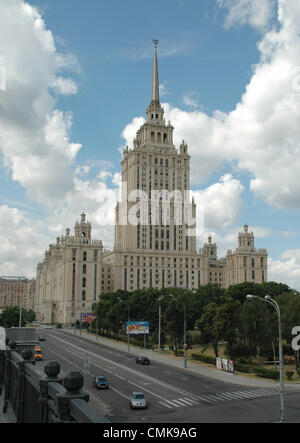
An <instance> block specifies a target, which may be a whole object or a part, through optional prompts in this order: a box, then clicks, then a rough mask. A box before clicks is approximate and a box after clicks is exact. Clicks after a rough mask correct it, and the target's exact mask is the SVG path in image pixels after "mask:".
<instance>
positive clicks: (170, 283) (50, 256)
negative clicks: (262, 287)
mask: <svg viewBox="0 0 300 443" xmlns="http://www.w3.org/2000/svg"><path fill="white" fill-rule="evenodd" d="M157 43H158V42H157V41H156V42H155V51H154V67H153V81H152V96H151V102H150V105H149V107H148V108H147V110H146V116H147V118H146V122H145V123H144V124H143V125H142V126H141V128H140V129H139V130H138V131H137V134H136V138H135V139H134V142H133V147H132V149H129V148H128V147H126V149H125V150H124V152H123V160H122V162H121V168H122V184H123V187H122V198H121V200H120V201H119V202H118V203H117V206H116V223H115V244H114V248H113V250H112V251H110V252H106V251H103V248H102V242H101V240H96V241H94V240H92V239H91V231H92V227H91V224H90V223H89V222H87V221H86V216H85V214H82V215H81V222H80V223H78V222H77V223H76V225H75V235H74V236H70V229H69V228H67V230H66V235H65V236H62V237H58V238H57V243H56V245H50V248H49V250H48V251H46V253H45V258H44V261H43V262H42V263H40V264H39V265H38V267H37V283H36V285H37V299H36V300H37V302H36V311H37V314H38V318H39V319H40V320H41V321H43V322H45V323H55V322H61V323H70V322H72V321H75V320H76V319H80V316H81V313H88V312H91V309H92V305H93V303H94V302H95V301H97V299H98V296H99V295H101V294H102V293H104V292H115V291H117V290H118V289H122V290H124V291H129V292H130V291H134V290H136V289H144V288H156V289H161V288H167V287H177V288H178V287H179V288H185V289H187V290H195V289H197V288H198V287H200V286H201V285H206V284H208V283H211V284H219V285H220V286H221V287H223V288H227V287H228V286H229V285H232V284H238V283H242V282H245V281H249V282H256V283H261V282H264V281H267V251H266V249H256V248H255V246H254V234H253V233H252V232H251V233H249V232H248V226H247V225H245V226H244V232H241V233H240V234H239V236H238V242H239V243H238V248H237V249H236V250H235V251H228V253H227V256H226V257H224V258H217V245H216V243H213V242H212V237H209V238H208V242H207V243H205V244H204V246H203V248H202V249H200V250H199V251H197V250H196V230H195V228H196V226H195V224H192V225H190V224H188V223H187V222H186V221H185V218H184V217H181V218H180V217H178V213H179V214H181V216H182V214H185V209H186V207H185V203H187V208H188V211H189V214H190V216H191V218H192V219H194V220H195V218H196V205H195V202H194V200H193V199H192V201H191V202H190V201H189V199H187V200H188V201H187V202H186V201H185V200H184V197H182V195H183V194H184V195H185V196H186V195H188V190H189V188H190V155H189V154H188V146H187V144H186V142H185V141H183V142H182V143H181V145H180V147H179V149H177V148H176V147H175V145H174V144H173V130H174V128H173V126H172V125H171V123H170V122H168V124H166V122H165V119H164V110H163V108H162V106H161V104H160V99H159V81H158V64H157ZM132 195H134V196H135V198H133V199H132ZM165 196H167V197H168V198H169V200H168V205H166V204H165ZM170 196H172V198H170ZM180 198H182V200H181V199H180ZM132 219H134V220H133V221H132Z"/></svg>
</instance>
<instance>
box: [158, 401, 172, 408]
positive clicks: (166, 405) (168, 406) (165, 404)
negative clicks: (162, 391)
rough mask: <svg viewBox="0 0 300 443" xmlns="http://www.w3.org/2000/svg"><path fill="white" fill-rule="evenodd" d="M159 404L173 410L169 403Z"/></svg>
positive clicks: (160, 402) (161, 402)
mask: <svg viewBox="0 0 300 443" xmlns="http://www.w3.org/2000/svg"><path fill="white" fill-rule="evenodd" d="M158 403H159V404H161V405H162V406H164V407H165V408H168V409H173V407H172V406H171V405H168V404H167V403H164V402H163V401H159V402H158Z"/></svg>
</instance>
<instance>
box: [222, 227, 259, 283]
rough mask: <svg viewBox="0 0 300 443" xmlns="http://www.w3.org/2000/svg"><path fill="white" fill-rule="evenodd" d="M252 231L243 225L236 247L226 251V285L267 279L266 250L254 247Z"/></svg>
mask: <svg viewBox="0 0 300 443" xmlns="http://www.w3.org/2000/svg"><path fill="white" fill-rule="evenodd" d="M254 240H255V238H254V234H253V232H249V226H248V225H247V224H245V225H244V227H243V231H242V232H239V235H238V247H237V248H236V249H235V251H231V250H229V251H228V252H227V257H226V258H227V285H228V286H230V285H234V284H239V283H244V282H253V283H264V282H265V281H267V258H268V254H267V250H266V249H256V248H255V241H254Z"/></svg>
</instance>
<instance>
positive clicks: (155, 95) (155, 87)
mask: <svg viewBox="0 0 300 443" xmlns="http://www.w3.org/2000/svg"><path fill="white" fill-rule="evenodd" d="M152 41H153V44H154V64H153V79H152V102H158V103H159V80H158V66H157V46H158V43H159V40H152Z"/></svg>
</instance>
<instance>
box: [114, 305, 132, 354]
mask: <svg viewBox="0 0 300 443" xmlns="http://www.w3.org/2000/svg"><path fill="white" fill-rule="evenodd" d="M117 300H118V301H120V302H121V303H124V301H123V300H121V299H120V297H117ZM126 304H127V311H128V333H127V337H128V352H129V351H130V334H129V322H130V306H129V303H128V302H127V303H126Z"/></svg>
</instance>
